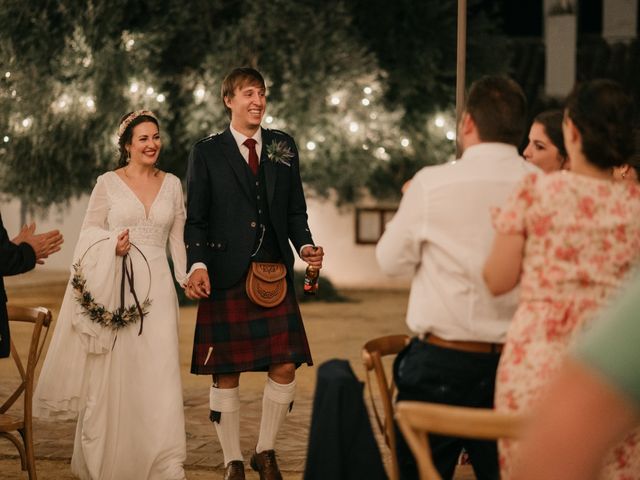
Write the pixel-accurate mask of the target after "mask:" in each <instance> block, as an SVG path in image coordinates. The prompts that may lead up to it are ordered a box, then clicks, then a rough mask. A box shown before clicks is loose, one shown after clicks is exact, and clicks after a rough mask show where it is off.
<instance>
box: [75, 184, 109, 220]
mask: <svg viewBox="0 0 640 480" xmlns="http://www.w3.org/2000/svg"><path fill="white" fill-rule="evenodd" d="M108 213H109V197H108V194H107V187H106V185H105V183H104V178H103V176H102V175H100V176H99V177H98V179H97V181H96V186H95V187H93V191H92V192H91V198H89V204H88V205H87V212H86V213H85V215H84V221H83V222H82V230H81V232H84V231H85V230H88V229H98V230H103V231H104V232H105V233H108V225H107V214H108Z"/></svg>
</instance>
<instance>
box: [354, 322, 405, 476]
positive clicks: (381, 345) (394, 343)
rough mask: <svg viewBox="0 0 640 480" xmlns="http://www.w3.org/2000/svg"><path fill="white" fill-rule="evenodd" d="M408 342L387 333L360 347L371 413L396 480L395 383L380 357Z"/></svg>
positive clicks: (391, 353)
mask: <svg viewBox="0 0 640 480" xmlns="http://www.w3.org/2000/svg"><path fill="white" fill-rule="evenodd" d="M407 343H409V336H408V335H388V336H385V337H379V338H375V339H373V340H369V341H368V342H367V343H365V344H364V347H363V348H362V363H363V364H364V367H365V372H366V374H367V388H368V389H369V396H370V398H371V405H372V407H373V413H374V415H375V418H376V423H377V424H378V427H379V428H380V433H382V435H383V437H384V440H385V443H386V444H387V446H388V447H389V449H390V450H391V475H390V478H391V480H397V479H398V478H399V477H400V472H399V470H398V458H397V457H396V435H395V431H394V429H393V395H394V392H395V383H394V382H393V377H392V378H391V380H387V375H386V373H385V371H384V366H383V365H382V357H384V356H386V355H396V354H397V353H398V352H399V351H400V350H402V349H403V348H404V347H405V346H406V345H407ZM371 370H374V372H375V377H376V380H377V383H378V391H379V392H380V400H381V401H382V410H383V413H382V414H380V412H379V411H378V408H377V407H376V403H375V401H374V398H375V397H374V395H373V387H372V380H371V376H370V374H369V372H370V371H371Z"/></svg>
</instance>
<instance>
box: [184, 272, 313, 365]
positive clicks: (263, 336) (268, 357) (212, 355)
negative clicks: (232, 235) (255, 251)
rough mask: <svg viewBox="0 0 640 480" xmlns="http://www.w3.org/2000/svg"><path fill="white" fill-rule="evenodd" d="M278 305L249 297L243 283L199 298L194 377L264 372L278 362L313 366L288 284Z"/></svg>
mask: <svg viewBox="0 0 640 480" xmlns="http://www.w3.org/2000/svg"><path fill="white" fill-rule="evenodd" d="M287 287H288V288H287V295H286V297H285V299H284V300H283V302H282V303H281V304H280V305H278V306H277V307H273V308H264V307H260V306H258V305H256V304H254V303H253V302H251V300H249V298H248V297H247V293H246V291H245V279H244V278H243V279H242V280H241V281H240V282H238V283H237V284H236V285H234V286H233V287H231V288H229V289H224V290H215V289H212V291H211V296H210V297H209V298H208V299H206V300H201V301H200V303H199V305H198V315H197V319H196V328H195V335H194V344H193V355H192V358H191V373H194V374H196V375H205V374H221V373H237V372H251V371H267V370H269V366H270V365H273V364H276V363H295V364H296V367H297V366H299V365H301V364H303V363H307V364H308V365H313V361H312V359H311V352H310V351H309V343H308V342H307V335H306V333H305V330H304V325H303V323H302V317H301V315H300V309H299V308H298V302H297V301H296V297H295V292H294V291H293V286H292V285H291V282H288V285H287Z"/></svg>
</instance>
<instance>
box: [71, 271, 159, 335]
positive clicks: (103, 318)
mask: <svg viewBox="0 0 640 480" xmlns="http://www.w3.org/2000/svg"><path fill="white" fill-rule="evenodd" d="M73 270H74V272H75V273H74V274H73V278H72V279H71V286H72V287H73V291H74V294H75V297H76V300H77V301H78V303H79V304H80V306H81V307H82V309H83V312H82V313H83V314H84V315H85V316H86V317H88V318H89V320H91V321H92V322H95V323H97V324H98V325H102V326H103V327H107V328H111V329H113V330H120V329H121V328H124V327H126V326H128V325H131V324H134V323H138V321H139V320H140V313H139V312H138V308H137V307H136V306H135V305H129V306H128V307H118V308H116V309H115V310H114V311H113V312H111V311H110V310H108V309H107V308H106V307H105V306H104V305H103V304H101V303H98V302H96V300H95V298H93V295H92V294H91V292H90V291H89V290H87V288H86V284H87V280H86V279H85V278H84V275H83V274H82V266H81V265H80V264H77V263H76V264H74V265H73ZM140 306H141V307H142V315H143V316H145V315H147V314H148V313H149V311H148V309H149V307H150V306H151V300H150V299H148V298H147V299H146V300H145V301H144V302H142V304H141V305H140Z"/></svg>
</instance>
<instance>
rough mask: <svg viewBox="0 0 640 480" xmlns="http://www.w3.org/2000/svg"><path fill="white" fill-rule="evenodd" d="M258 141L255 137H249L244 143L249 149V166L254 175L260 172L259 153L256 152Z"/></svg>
mask: <svg viewBox="0 0 640 480" xmlns="http://www.w3.org/2000/svg"><path fill="white" fill-rule="evenodd" d="M256 143H258V142H257V141H255V140H254V139H253V138H247V139H246V140H245V141H244V143H243V145H244V146H246V147H247V148H248V149H249V168H250V169H251V171H252V172H253V174H254V175H257V174H258V154H257V153H256Z"/></svg>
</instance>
